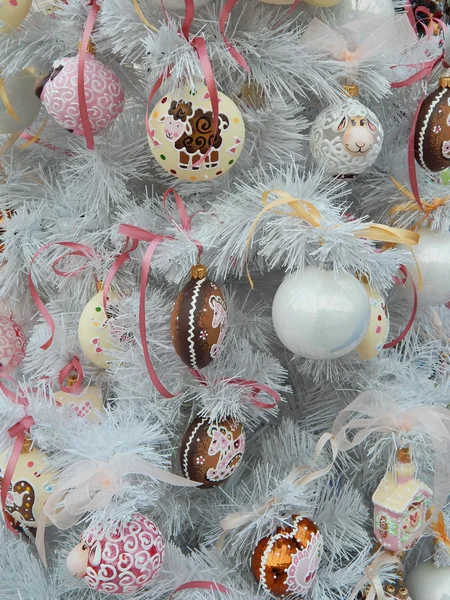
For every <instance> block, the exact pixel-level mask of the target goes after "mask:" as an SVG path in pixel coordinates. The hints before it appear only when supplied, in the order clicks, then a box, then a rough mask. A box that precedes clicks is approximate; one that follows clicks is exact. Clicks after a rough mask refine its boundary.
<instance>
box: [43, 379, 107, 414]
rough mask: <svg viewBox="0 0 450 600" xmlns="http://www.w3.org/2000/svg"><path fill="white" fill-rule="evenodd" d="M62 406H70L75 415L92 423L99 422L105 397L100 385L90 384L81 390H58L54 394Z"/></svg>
mask: <svg viewBox="0 0 450 600" xmlns="http://www.w3.org/2000/svg"><path fill="white" fill-rule="evenodd" d="M53 396H54V398H55V400H56V402H57V403H58V404H61V406H70V408H71V409H72V411H73V413H74V415H76V416H77V417H83V418H85V419H87V420H88V421H91V422H92V423H98V422H99V420H100V413H102V412H103V398H102V393H101V390H100V388H99V387H97V386H96V385H90V386H88V387H87V388H83V389H82V390H81V392H78V393H77V392H75V393H69V392H63V391H58V392H55V393H54V394H53Z"/></svg>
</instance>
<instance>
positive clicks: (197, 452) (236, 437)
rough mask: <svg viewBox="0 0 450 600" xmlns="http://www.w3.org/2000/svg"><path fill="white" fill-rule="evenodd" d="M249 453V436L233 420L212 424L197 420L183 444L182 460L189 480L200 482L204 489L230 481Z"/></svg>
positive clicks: (184, 471) (188, 430)
mask: <svg viewBox="0 0 450 600" xmlns="http://www.w3.org/2000/svg"><path fill="white" fill-rule="evenodd" d="M244 451H245V433H244V428H243V427H242V425H241V423H238V422H237V421H235V420H234V419H232V418H227V419H222V420H221V421H218V422H215V423H214V422H210V421H209V420H208V419H206V418H202V417H197V418H196V419H194V420H193V421H192V423H191V424H190V425H189V427H188V428H187V429H186V433H185V434H184V437H183V439H182V441H181V450H180V460H181V468H182V470H183V474H184V476H185V477H186V478H187V479H192V480H193V481H199V482H201V483H202V484H203V485H201V486H200V487H202V488H209V487H214V486H216V485H220V484H221V483H223V482H224V481H226V480H227V479H228V478H229V477H231V475H232V474H233V473H234V472H235V471H236V469H237V467H238V466H239V464H240V462H241V460H242V457H243V455H244Z"/></svg>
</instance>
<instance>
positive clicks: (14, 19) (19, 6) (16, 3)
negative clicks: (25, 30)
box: [0, 0, 33, 33]
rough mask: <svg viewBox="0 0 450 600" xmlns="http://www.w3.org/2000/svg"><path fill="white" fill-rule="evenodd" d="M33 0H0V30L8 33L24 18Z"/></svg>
mask: <svg viewBox="0 0 450 600" xmlns="http://www.w3.org/2000/svg"><path fill="white" fill-rule="evenodd" d="M32 4H33V0H0V31H1V32H3V33H8V32H9V31H12V30H13V29H15V28H16V27H19V25H20V24H21V23H22V22H23V21H24V20H25V17H26V16H27V14H28V12H29V10H30V8H31V5H32Z"/></svg>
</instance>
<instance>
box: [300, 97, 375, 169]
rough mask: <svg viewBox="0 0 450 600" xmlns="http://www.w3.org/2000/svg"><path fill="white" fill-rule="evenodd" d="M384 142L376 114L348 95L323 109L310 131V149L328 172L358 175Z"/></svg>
mask: <svg viewBox="0 0 450 600" xmlns="http://www.w3.org/2000/svg"><path fill="white" fill-rule="evenodd" d="M382 142H383V128H382V126H381V123H380V121H379V120H378V118H377V116H376V115H375V114H374V113H373V112H372V111H371V110H369V109H368V108H367V107H366V106H364V104H361V102H359V101H358V100H355V99H353V98H350V99H348V100H345V101H344V102H342V103H340V104H339V105H335V106H330V107H328V108H326V109H325V110H323V111H322V112H321V113H320V114H319V115H318V116H317V118H316V120H315V121H314V123H313V125H312V127H311V132H310V147H311V152H312V155H313V156H314V158H315V159H316V161H318V162H320V163H323V164H324V165H325V167H326V168H327V170H328V172H329V173H330V175H347V176H351V175H357V174H358V173H362V172H363V171H364V170H365V169H366V168H367V167H370V166H371V165H372V164H373V163H374V162H375V160H376V158H377V156H378V154H379V153H380V150H381V144H382Z"/></svg>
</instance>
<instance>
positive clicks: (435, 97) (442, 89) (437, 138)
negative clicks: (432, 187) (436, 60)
mask: <svg viewBox="0 0 450 600" xmlns="http://www.w3.org/2000/svg"><path fill="white" fill-rule="evenodd" d="M414 154H415V157H416V160H417V162H418V163H419V165H420V166H421V167H423V168H424V169H427V170H428V171H433V172H436V171H442V170H444V169H446V168H447V167H450V77H441V79H440V81H439V87H438V89H437V90H435V91H434V92H432V93H431V94H430V95H429V96H427V97H426V98H425V100H424V101H423V103H422V106H421V108H420V111H419V116H418V118H417V123H416V129H415V132H414Z"/></svg>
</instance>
